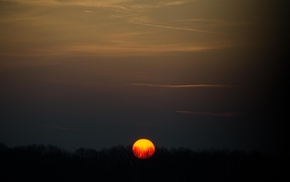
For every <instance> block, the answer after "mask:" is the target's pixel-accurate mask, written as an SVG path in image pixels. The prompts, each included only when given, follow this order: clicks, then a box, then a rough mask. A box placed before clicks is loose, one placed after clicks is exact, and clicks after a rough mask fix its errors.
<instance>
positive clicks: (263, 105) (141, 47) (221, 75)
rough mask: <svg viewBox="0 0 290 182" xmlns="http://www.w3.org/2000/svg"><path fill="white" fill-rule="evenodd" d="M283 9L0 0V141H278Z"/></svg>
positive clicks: (273, 145) (246, 3)
mask: <svg viewBox="0 0 290 182" xmlns="http://www.w3.org/2000/svg"><path fill="white" fill-rule="evenodd" d="M285 2H286V1H285ZM286 11H288V10H286V3H284V2H283V1H279V2H276V1H273V2H270V1H262V0H235V1H232V0H219V1H217V0H154V1H153V0H0V86H1V90H0V100H1V104H0V112H1V115H0V142H4V143H5V144H7V145H9V146H15V145H26V144H53V145H57V146H60V147H62V148H65V149H69V150H71V149H72V150H74V149H76V148H79V147H91V148H96V149H100V148H104V147H112V146H116V145H129V144H133V143H134V141H135V140H137V139H138V138H143V137H145V138H149V139H151V140H152V141H153V142H154V143H155V145H156V146H157V147H167V148H172V147H176V148H177V147H188V148H192V149H212V148H213V149H223V148H228V149H241V150H261V151H276V150H282V148H283V146H284V144H285V143H284V142H285V141H284V138H283V137H284V134H283V131H284V130H283V129H282V128H283V122H282V120H283V119H284V116H286V114H285V111H286V109H285V108H284V105H283V104H281V101H280V100H282V101H284V100H285V98H284V90H283V88H286V87H285V84H286V83H285V82H284V79H283V78H284V71H283V70H284V69H283V65H282V64H283V62H284V60H285V59H286V58H285V57H284V53H285V52H286V49H287V48H286V45H287V44H286V41H285V40H286V38H287V37H285V35H286V33H287V34H288V31H287V28H286V21H287V19H288V17H287V13H286Z"/></svg>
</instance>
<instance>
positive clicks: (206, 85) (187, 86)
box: [130, 83, 230, 88]
mask: <svg viewBox="0 0 290 182" xmlns="http://www.w3.org/2000/svg"><path fill="white" fill-rule="evenodd" d="M130 85H132V86H144V87H160V88H211V87H212V88H219V87H230V86H229V85H215V84H189V85H163V84H143V83H133V84H130Z"/></svg>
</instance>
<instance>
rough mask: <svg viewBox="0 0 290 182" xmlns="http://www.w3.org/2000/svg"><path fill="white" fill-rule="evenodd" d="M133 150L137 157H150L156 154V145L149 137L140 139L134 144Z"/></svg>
mask: <svg viewBox="0 0 290 182" xmlns="http://www.w3.org/2000/svg"><path fill="white" fill-rule="evenodd" d="M132 151H133V153H134V155H135V156H136V157H137V158H139V159H148V158H149V157H151V156H152V155H153V154H154V152H155V146H154V144H153V143H152V142H151V141H150V140H148V139H139V140H137V141H136V142H135V143H134V144H133V147H132Z"/></svg>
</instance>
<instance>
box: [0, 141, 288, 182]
mask: <svg viewBox="0 0 290 182" xmlns="http://www.w3.org/2000/svg"><path fill="white" fill-rule="evenodd" d="M288 161H289V160H288V159H286V158H285V157H282V156H278V155H273V154H263V153H259V152H244V151H230V150H203V151H193V150H190V149H187V148H178V149H170V150H169V149H166V148H156V151H155V154H154V155H153V156H152V157H151V158H149V159H145V160H144V159H143V160H142V159H138V158H136V157H135V156H134V155H133V153H132V151H131V146H123V145H119V146H115V147H112V148H104V149H101V150H96V149H92V148H79V149H77V150H75V151H73V152H69V151H66V150H63V149H61V148H59V147H57V146H54V145H26V146H17V147H7V146H6V145H4V144H0V169H1V170H0V174H1V175H0V181H3V182H4V181H20V180H21V181H23V180H25V181H26V180H28V181H132V182H133V181H149V180H151V181H203V182H207V181H217V182H218V181H223V182H226V181H279V180H281V179H283V181H284V180H285V179H284V178H285V177H286V178H289V177H287V176H286V174H287V170H286V169H289V168H287V167H284V166H285V164H289V163H288ZM104 179H105V180H104Z"/></svg>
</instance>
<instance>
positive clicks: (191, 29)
mask: <svg viewBox="0 0 290 182" xmlns="http://www.w3.org/2000/svg"><path fill="white" fill-rule="evenodd" d="M131 23H132V24H137V25H144V26H149V27H156V28H165V29H172V30H181V31H190V32H199V33H216V32H211V31H206V30H200V29H193V28H185V27H173V26H166V25H158V24H151V23H142V22H131Z"/></svg>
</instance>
